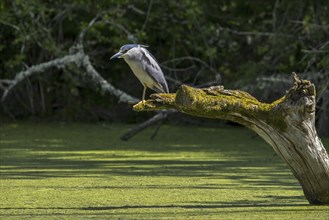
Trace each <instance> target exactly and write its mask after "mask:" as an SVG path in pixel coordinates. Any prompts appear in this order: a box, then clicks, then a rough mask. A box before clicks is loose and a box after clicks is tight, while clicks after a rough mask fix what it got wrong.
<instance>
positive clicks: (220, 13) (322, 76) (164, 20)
mask: <svg viewBox="0 0 329 220" xmlns="http://www.w3.org/2000/svg"><path fill="white" fill-rule="evenodd" d="M95 17H97V18H99V19H98V22H97V23H95V25H93V26H92V27H91V28H90V29H88V31H87V32H86V35H85V38H84V44H83V45H84V51H85V53H86V54H88V55H89V57H90V59H91V62H92V64H93V66H94V67H95V69H97V71H98V72H99V73H100V74H101V75H102V76H103V77H104V78H105V79H106V80H107V81H108V82H110V83H111V84H112V85H114V86H115V87H116V88H118V89H121V90H123V91H125V92H126V93H128V94H130V95H132V96H134V97H137V98H141V95H142V86H141V84H140V83H139V82H138V80H137V79H136V78H135V76H134V75H133V74H132V72H131V70H130V69H129V67H128V65H127V64H125V63H124V61H123V60H116V61H113V60H111V61H110V60H109V58H110V57H111V56H112V55H113V54H114V53H115V52H117V50H118V49H119V48H120V47H121V46H122V45H123V44H127V43H140V44H146V45H149V46H150V47H149V50H150V51H151V53H153V55H154V56H155V57H156V58H157V60H158V61H159V63H160V64H161V67H162V69H163V71H164V73H165V75H166V77H167V81H168V84H169V87H170V91H172V92H174V91H175V90H176V89H177V88H178V87H179V86H180V85H181V84H188V85H192V86H197V87H206V86H210V85H218V84H223V85H224V86H225V87H226V88H230V89H241V90H246V91H248V92H250V93H251V94H252V95H254V96H255V97H257V98H258V99H259V100H261V101H265V102H271V101H273V100H275V99H277V98H279V97H281V96H283V95H284V94H285V92H286V90H287V89H289V88H290V86H291V73H292V72H296V73H298V74H299V76H300V77H301V78H303V79H309V80H311V81H312V82H313V83H315V85H316V88H317V101H318V102H317V113H316V114H317V128H318V131H319V133H321V134H325V135H328V134H329V116H328V115H329V112H328V109H329V91H328V90H329V89H328V87H329V3H328V1H327V0H305V1H300V0H296V1H293V0H291V1H280V0H276V1H274V0H273V1H270V0H268V1H245V0H227V1H219V0H180V1H173V0H167V1H164V0H145V1H143V0H134V1H133V0H107V1H92V0H71V1H50V0H48V1H46V0H44V1H42V0H28V1H26V0H2V1H0V79H2V80H4V81H2V82H5V80H6V79H12V78H14V77H15V75H16V74H17V73H18V72H21V71H23V70H25V69H27V68H29V67H31V66H33V65H37V64H40V63H43V62H47V61H51V60H54V59H56V58H59V57H63V56H65V55H67V54H69V53H70V48H72V45H74V43H75V42H76V41H77V38H78V36H79V34H80V33H81V31H83V30H85V29H86V27H87V26H88V24H89V22H90V21H91V20H93V19H94V18H95ZM2 87H3V86H2ZM2 92H3V91H2ZM148 94H150V91H149V93H148ZM152 114H153V113H135V112H133V111H132V107H131V105H129V104H127V103H118V99H117V98H116V97H114V96H110V95H108V94H104V93H103V92H102V91H101V89H100V88H98V87H97V86H96V85H95V84H94V83H93V82H92V81H90V79H88V78H86V77H84V75H83V73H82V70H81V68H79V67H78V66H75V65H73V64H72V65H70V66H69V67H66V68H52V69H49V70H48V71H46V72H42V73H38V74H33V75H32V76H31V77H29V78H27V79H26V80H24V81H23V82H22V83H20V84H19V85H18V86H16V87H15V88H14V89H13V90H12V91H11V92H10V93H9V94H8V96H7V97H6V99H5V100H4V101H3V102H2V103H1V108H0V115H1V119H2V120H20V119H27V118H37V119H42V120H43V119H45V120H63V121H84V122H86V121H88V122H97V121H109V122H123V123H137V122H141V121H143V120H146V119H148V118H149V117H150V116H151V115H152Z"/></svg>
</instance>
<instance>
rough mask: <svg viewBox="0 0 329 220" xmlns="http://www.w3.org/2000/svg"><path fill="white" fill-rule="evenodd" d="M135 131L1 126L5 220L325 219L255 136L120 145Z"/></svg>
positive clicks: (203, 134)
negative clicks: (127, 134) (123, 137)
mask: <svg viewBox="0 0 329 220" xmlns="http://www.w3.org/2000/svg"><path fill="white" fill-rule="evenodd" d="M128 129H129V126H126V125H115V124H98V125H95V124H65V123H53V124H49V123H48V124H42V123H41V124H35V123H15V124H13V123H10V124H2V125H1V126H0V145H1V148H0V150H1V151H0V160H1V182H0V192H1V201H0V216H1V219H17V218H33V219H44V218H46V217H51V218H61V219H81V218H83V219H89V218H97V219H108V218H110V219H136V218H138V219H177V218H179V219H241V218H244V219H269V218H271V219H288V218H289V219H305V218H307V219H327V218H328V207H327V206H309V205H308V202H307V200H306V199H305V198H304V196H303V192H302V189H301V187H300V186H299V184H298V182H297V181H296V180H295V178H294V177H293V175H292V174H291V172H290V171H289V169H288V168H287V167H286V166H285V165H284V164H283V162H282V161H281V160H280V158H278V157H277V156H276V155H275V153H274V152H273V150H272V149H271V148H270V147H268V145H267V144H265V143H264V142H263V141H262V140H261V139H260V138H258V137H255V136H253V133H252V132H251V131H248V130H246V129H244V128H234V129H231V128H220V129H218V128H217V129H215V128H197V127H173V126H163V127H162V128H161V131H160V132H161V136H160V137H158V138H156V139H155V140H153V141H151V140H149V136H150V135H151V134H152V132H153V131H152V130H146V131H145V132H144V133H143V134H141V135H139V136H137V137H136V138H134V139H133V140H131V141H129V142H123V141H120V140H119V136H120V135H122V133H124V132H126V131H127V130H128ZM236 137H239V138H236ZM323 143H324V145H325V146H327V147H328V146H329V139H328V138H326V139H323ZM327 149H328V148H327Z"/></svg>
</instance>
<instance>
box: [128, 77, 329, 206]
mask: <svg viewBox="0 0 329 220" xmlns="http://www.w3.org/2000/svg"><path fill="white" fill-rule="evenodd" d="M151 98H152V99H150V100H147V101H146V102H140V103H138V104H137V105H135V106H134V110H135V111H159V110H165V109H170V110H173V109H174V110H178V111H180V112H183V113H186V114H189V115H194V116H199V117H207V118H216V119H226V120H230V121H234V122H237V123H240V124H242V125H244V126H246V127H248V128H250V129H251V130H253V131H255V132H256V133H257V134H258V135H259V136H261V137H262V138H263V139H264V140H265V141H266V142H267V143H269V144H270V145H271V146H272V148H273V149H274V151H275V152H276V153H277V154H278V155H279V156H280V157H281V158H282V159H283V160H284V161H285V163H286V164H287V165H288V166H289V167H290V169H291V171H292V172H293V174H294V175H295V177H296V178H297V180H298V181H299V182H300V184H301V186H302V188H303V190H304V194H305V196H306V198H307V199H308V201H309V202H310V203H311V204H329V156H328V153H327V152H326V150H325V148H324V147H323V144H322V142H321V140H320V138H319V137H318V136H317V132H316V130H315V102H316V99H315V87H314V84H312V83H311V82H310V81H307V80H301V79H299V78H298V77H297V75H296V74H295V73H293V85H292V87H291V89H290V90H289V91H288V92H287V94H286V95H285V96H283V97H282V98H280V99H278V100H276V101H274V102H272V103H263V102H259V101H258V100H257V99H256V98H254V97H253V96H251V95H250V94H248V93H246V92H244V91H239V90H227V89H224V87H223V86H213V87H210V88H204V89H197V88H192V87H188V86H185V85H182V86H181V87H180V88H179V89H178V91H177V92H176V94H172V93H171V94H154V95H152V96H151Z"/></svg>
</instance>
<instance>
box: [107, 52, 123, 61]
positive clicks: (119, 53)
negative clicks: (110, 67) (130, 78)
mask: <svg viewBox="0 0 329 220" xmlns="http://www.w3.org/2000/svg"><path fill="white" fill-rule="evenodd" d="M122 55H123V54H122V53H121V52H117V53H116V54H114V55H113V56H112V57H111V58H110V60H112V59H115V58H121V56H122Z"/></svg>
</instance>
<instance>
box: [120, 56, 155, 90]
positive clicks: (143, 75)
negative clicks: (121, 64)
mask: <svg viewBox="0 0 329 220" xmlns="http://www.w3.org/2000/svg"><path fill="white" fill-rule="evenodd" d="M125 61H126V62H127V64H128V65H129V67H130V68H131V70H132V71H133V73H134V74H135V76H136V77H137V78H138V80H139V81H140V82H141V83H142V84H143V85H146V86H147V87H149V88H153V87H154V86H155V85H154V84H155V83H154V80H153V79H152V77H151V76H149V74H148V73H147V72H146V71H145V70H144V68H143V66H142V65H141V64H140V62H136V61H134V60H128V59H125Z"/></svg>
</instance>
